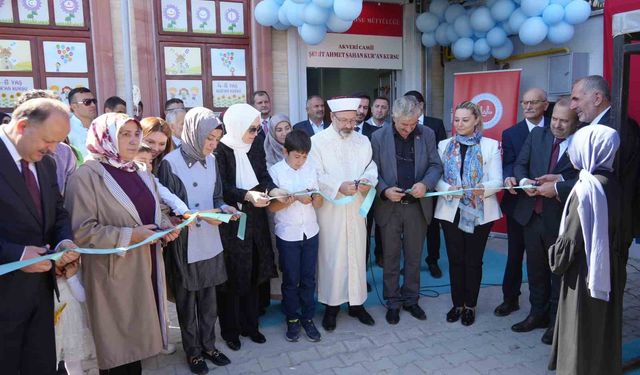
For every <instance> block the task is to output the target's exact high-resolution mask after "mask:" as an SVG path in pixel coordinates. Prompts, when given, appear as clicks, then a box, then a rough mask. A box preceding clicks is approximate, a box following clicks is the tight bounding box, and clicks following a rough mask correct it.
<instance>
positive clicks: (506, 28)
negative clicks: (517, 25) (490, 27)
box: [498, 21, 515, 35]
mask: <svg viewBox="0 0 640 375" xmlns="http://www.w3.org/2000/svg"><path fill="white" fill-rule="evenodd" d="M498 26H500V27H502V30H504V32H505V33H507V35H514V34H515V33H514V32H513V30H511V26H509V21H504V22H500V23H499V24H498Z"/></svg>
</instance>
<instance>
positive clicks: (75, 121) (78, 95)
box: [68, 87, 98, 157]
mask: <svg viewBox="0 0 640 375" xmlns="http://www.w3.org/2000/svg"><path fill="white" fill-rule="evenodd" d="M68 98H69V107H71V132H70V133H69V142H70V143H71V145H72V146H73V147H74V148H75V149H76V150H77V151H79V152H80V153H81V154H82V156H83V157H87V156H88V155H89V151H88V150H87V133H88V129H89V125H91V122H92V121H93V120H94V119H95V118H96V117H97V116H98V101H97V100H96V97H95V95H93V93H92V92H91V90H89V89H88V88H86V87H76V88H75V89H72V90H71V91H69V96H68Z"/></svg>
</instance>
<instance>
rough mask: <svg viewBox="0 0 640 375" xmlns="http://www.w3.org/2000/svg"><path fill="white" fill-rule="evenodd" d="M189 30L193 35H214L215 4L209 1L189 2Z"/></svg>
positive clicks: (195, 0) (196, 0) (197, 0)
mask: <svg viewBox="0 0 640 375" xmlns="http://www.w3.org/2000/svg"><path fill="white" fill-rule="evenodd" d="M191 29H192V30H193V32H194V33H208V34H215V32H216V3H215V2H213V1H210V0H192V1H191Z"/></svg>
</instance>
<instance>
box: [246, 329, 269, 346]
mask: <svg viewBox="0 0 640 375" xmlns="http://www.w3.org/2000/svg"><path fill="white" fill-rule="evenodd" d="M249 338H250V339H251V341H253V342H255V343H256V344H264V343H265V342H267V338H266V337H264V335H263V334H262V333H260V331H255V332H254V333H250V334H249Z"/></svg>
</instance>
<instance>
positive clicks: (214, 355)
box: [202, 349, 231, 366]
mask: <svg viewBox="0 0 640 375" xmlns="http://www.w3.org/2000/svg"><path fill="white" fill-rule="evenodd" d="M202 356H203V357H204V358H206V359H208V360H210V361H211V362H213V364H214V365H216V366H226V365H228V364H229V363H231V360H230V359H229V358H228V357H227V356H226V355H224V354H223V353H222V352H221V351H219V350H218V349H213V350H212V351H210V352H207V351H203V352H202Z"/></svg>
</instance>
